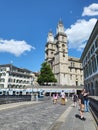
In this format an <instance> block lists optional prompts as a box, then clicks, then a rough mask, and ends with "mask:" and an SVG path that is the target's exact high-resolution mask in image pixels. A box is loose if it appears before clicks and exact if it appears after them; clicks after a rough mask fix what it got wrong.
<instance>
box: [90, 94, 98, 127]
mask: <svg viewBox="0 0 98 130" xmlns="http://www.w3.org/2000/svg"><path fill="white" fill-rule="evenodd" d="M89 100H90V110H91V113H92V115H93V117H94V119H95V122H96V125H97V128H98V96H91V97H89Z"/></svg>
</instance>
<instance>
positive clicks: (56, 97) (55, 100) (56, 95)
mask: <svg viewBox="0 0 98 130" xmlns="http://www.w3.org/2000/svg"><path fill="white" fill-rule="evenodd" d="M57 100H58V94H57V93H56V92H55V93H54V94H53V104H56V103H57Z"/></svg>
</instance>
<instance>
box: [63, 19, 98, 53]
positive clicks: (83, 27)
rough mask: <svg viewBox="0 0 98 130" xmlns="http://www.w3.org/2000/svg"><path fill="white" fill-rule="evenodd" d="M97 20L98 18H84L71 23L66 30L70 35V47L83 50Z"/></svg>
mask: <svg viewBox="0 0 98 130" xmlns="http://www.w3.org/2000/svg"><path fill="white" fill-rule="evenodd" d="M96 21H97V19H95V18H92V19H90V20H89V21H86V20H84V19H82V20H77V22H76V23H75V24H73V25H71V27H70V28H68V29H67V30H66V31H65V32H66V34H67V36H68V41H69V48H73V49H77V50H78V51H81V50H83V48H84V47H85V44H86V41H87V40H88V38H89V36H90V34H91V32H92V29H93V27H94V25H95V23H96Z"/></svg>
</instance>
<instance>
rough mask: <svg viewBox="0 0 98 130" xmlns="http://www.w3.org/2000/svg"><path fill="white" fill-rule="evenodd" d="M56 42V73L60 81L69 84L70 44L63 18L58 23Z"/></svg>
mask: <svg viewBox="0 0 98 130" xmlns="http://www.w3.org/2000/svg"><path fill="white" fill-rule="evenodd" d="M55 42H56V43H55V44H56V53H55V61H54V70H55V72H54V74H55V76H56V78H57V81H58V83H59V84H62V85H65V84H68V83H67V82H68V46H67V36H66V33H65V28H64V25H63V23H62V21H61V20H60V21H59V23H58V25H57V30H56V36H55Z"/></svg>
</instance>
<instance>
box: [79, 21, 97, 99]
mask: <svg viewBox="0 0 98 130" xmlns="http://www.w3.org/2000/svg"><path fill="white" fill-rule="evenodd" d="M81 61H82V63H83V69H84V85H85V88H86V89H87V90H88V91H89V92H90V94H91V95H96V96H98V20H97V22H96V25H95V27H94V29H93V31H92V33H91V35H90V37H89V40H88V42H87V44H86V46H85V48H84V51H83V53H82V56H81Z"/></svg>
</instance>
